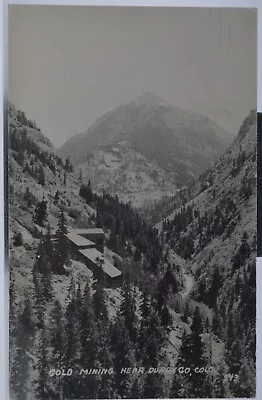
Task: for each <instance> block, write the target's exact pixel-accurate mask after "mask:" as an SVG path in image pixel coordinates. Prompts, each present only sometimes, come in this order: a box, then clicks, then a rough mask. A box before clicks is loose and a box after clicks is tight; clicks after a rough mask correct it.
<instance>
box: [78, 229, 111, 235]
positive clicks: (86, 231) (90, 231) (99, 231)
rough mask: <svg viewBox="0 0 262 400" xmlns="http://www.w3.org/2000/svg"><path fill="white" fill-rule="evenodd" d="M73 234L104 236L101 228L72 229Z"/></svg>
mask: <svg viewBox="0 0 262 400" xmlns="http://www.w3.org/2000/svg"><path fill="white" fill-rule="evenodd" d="M73 232H75V233H77V234H78V235H88V234H89V235H93V234H102V235H104V234H105V233H104V231H103V229H102V228H88V229H74V231H73Z"/></svg>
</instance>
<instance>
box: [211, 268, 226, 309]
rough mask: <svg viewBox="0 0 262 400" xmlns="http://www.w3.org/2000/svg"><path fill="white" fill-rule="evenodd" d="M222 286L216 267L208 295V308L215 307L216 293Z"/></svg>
mask: <svg viewBox="0 0 262 400" xmlns="http://www.w3.org/2000/svg"><path fill="white" fill-rule="evenodd" d="M222 284H223V281H222V277H221V275H220V271H219V269H218V267H217V266H216V267H215V270H214V273H213V277H212V284H211V287H210V290H209V294H208V297H209V307H210V308H215V307H216V301H217V295H218V291H219V289H220V288H221V286H222Z"/></svg>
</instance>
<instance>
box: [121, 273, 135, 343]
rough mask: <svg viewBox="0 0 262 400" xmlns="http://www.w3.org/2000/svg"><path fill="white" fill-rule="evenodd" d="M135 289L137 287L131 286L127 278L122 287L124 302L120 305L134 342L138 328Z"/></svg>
mask: <svg viewBox="0 0 262 400" xmlns="http://www.w3.org/2000/svg"><path fill="white" fill-rule="evenodd" d="M134 290H135V287H131V285H130V282H129V281H128V280H126V281H125V282H124V285H123V288H122V303H121V306H120V314H121V315H122V316H123V319H124V322H125V326H126V328H127V329H128V332H129V335H130V338H131V340H132V341H133V343H135V342H136V338H137V329H138V321H137V313H136V300H135V293H134Z"/></svg>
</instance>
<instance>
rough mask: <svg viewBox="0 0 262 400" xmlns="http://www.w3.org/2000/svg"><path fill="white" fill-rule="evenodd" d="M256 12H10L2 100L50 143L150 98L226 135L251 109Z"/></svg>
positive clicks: (96, 9)
mask: <svg viewBox="0 0 262 400" xmlns="http://www.w3.org/2000/svg"><path fill="white" fill-rule="evenodd" d="M256 44H257V43H256V12H255V11H253V10H247V9H242V10H240V9H201V8H200V9H193V8H188V9H186V8H180V9H179V8H171V9H166V8H163V9H161V8H160V9H155V8H133V7H132V8H123V7H122V8H115V7H110V8H109V7H102V8H100V7H71V6H67V7H66V6H26V5H23V6H21V5H12V6H10V7H9V99H10V101H11V102H13V103H14V104H15V105H16V106H17V107H18V108H21V109H23V110H24V111H25V112H26V113H27V114H28V116H29V117H30V118H32V119H33V120H36V122H37V124H38V125H39V126H40V128H41V129H42V131H43V132H44V133H45V134H46V135H47V136H48V137H49V138H50V139H51V140H52V142H53V144H54V145H56V146H61V145H62V144H63V143H64V142H65V140H66V139H68V138H69V137H70V136H72V135H74V134H77V133H79V132H83V131H85V130H86V129H87V128H88V127H89V126H90V125H91V124H92V123H93V122H94V121H95V120H96V118H98V117H99V116H101V115H102V114H103V113H105V112H107V111H109V110H111V109H112V108H114V107H116V106H118V105H120V104H122V103H124V102H127V101H130V100H133V99H135V98H137V97H138V96H140V95H141V94H142V93H143V92H152V93H154V94H157V95H159V96H161V97H162V98H163V99H164V100H166V101H167V102H169V103H171V104H173V105H174V106H178V107H181V108H184V109H187V110H192V111H194V112H198V113H201V114H204V115H207V116H209V117H210V118H212V119H213V120H214V121H216V122H217V123H218V124H220V125H221V126H222V127H223V128H224V129H226V130H227V131H228V132H230V133H233V134H236V133H237V130H238V128H239V126H240V124H241V122H242V120H243V119H244V118H245V116H246V115H247V114H248V112H249V111H250V109H251V108H254V107H256V69H257V58H256Z"/></svg>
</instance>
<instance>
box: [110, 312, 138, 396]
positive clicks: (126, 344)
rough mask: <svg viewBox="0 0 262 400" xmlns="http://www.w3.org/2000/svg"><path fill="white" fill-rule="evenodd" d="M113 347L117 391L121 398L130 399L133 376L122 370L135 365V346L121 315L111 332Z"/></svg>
mask: <svg viewBox="0 0 262 400" xmlns="http://www.w3.org/2000/svg"><path fill="white" fill-rule="evenodd" d="M111 346H112V350H113V353H114V358H113V362H114V369H115V371H116V372H115V389H116V393H115V394H116V395H117V396H120V398H128V397H129V393H130V391H131V387H132V375H126V374H121V370H122V368H128V367H133V366H134V365H135V355H134V351H133V345H132V342H131V340H130V337H129V332H128V330H127V328H126V327H125V323H124V321H123V318H122V316H121V315H119V316H118V317H117V319H116V321H115V322H114V325H113V327H112V332H111Z"/></svg>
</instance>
